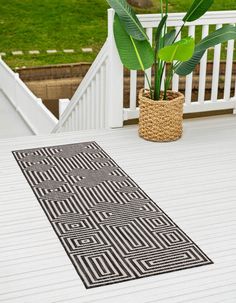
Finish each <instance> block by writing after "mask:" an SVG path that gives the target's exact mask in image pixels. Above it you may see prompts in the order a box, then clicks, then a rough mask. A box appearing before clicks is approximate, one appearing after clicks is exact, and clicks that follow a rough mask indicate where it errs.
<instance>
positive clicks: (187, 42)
mask: <svg viewBox="0 0 236 303" xmlns="http://www.w3.org/2000/svg"><path fill="white" fill-rule="evenodd" d="M213 1H214V0H195V1H194V2H193V3H192V5H191V7H190V9H189V10H188V11H187V13H186V14H185V16H184V18H183V19H182V22H183V24H182V27H181V29H180V30H179V31H178V32H176V30H171V31H167V20H168V0H165V3H163V0H160V8H161V21H160V23H159V25H158V27H157V29H156V31H155V36H154V41H153V47H151V44H150V41H149V39H148V37H147V35H146V32H145V29H144V28H143V26H142V24H141V23H140V21H139V19H138V17H137V15H136V14H135V12H134V10H133V9H132V7H131V6H130V5H129V4H128V3H127V2H126V0H107V2H108V4H109V5H110V6H111V7H112V8H113V9H114V10H115V17H114V37H115V41H116V46H117V49H118V53H119V56H120V59H121V61H122V63H123V65H124V66H125V67H126V68H128V69H130V70H142V71H143V72H144V75H145V77H146V79H147V82H148V86H149V89H148V90H144V89H142V90H141V91H140V93H139V105H140V116H139V135H140V136H141V137H143V138H144V139H147V140H151V141H173V140H177V139H179V138H180V137H181V136H182V131H183V126H182V125H183V103H184V95H183V94H181V93H179V92H174V91H171V90H170V85H171V80H172V78H173V75H174V74H175V73H176V74H178V75H184V76H185V75H188V74H190V73H191V72H192V71H193V70H194V68H195V66H196V65H197V64H198V63H199V61H200V60H201V58H202V56H203V55H204V53H205V51H206V50H207V49H208V48H210V47H213V46H215V45H217V44H219V43H223V42H226V41H228V40H231V39H232V40H235V39H236V27H235V26H233V25H225V26H223V27H222V28H220V29H218V30H216V31H214V32H212V33H210V34H209V35H208V36H207V37H205V38H204V39H203V40H201V41H200V42H198V43H197V44H196V43H195V40H194V38H193V37H189V36H187V37H184V38H182V39H181V40H179V41H177V40H178V37H179V35H180V33H181V32H182V30H183V28H184V25H185V24H186V23H187V22H192V21H195V20H197V19H198V18H200V17H201V16H202V15H204V14H205V12H206V11H207V10H208V9H209V8H210V6H211V5H212V4H213ZM167 64H168V68H167V73H166V74H165V73H164V71H165V69H166V67H167ZM150 67H152V71H153V74H154V77H153V79H152V80H149V78H148V77H147V75H146V73H145V70H146V69H148V68H150ZM163 81H164V90H163V91H162V90H161V83H162V82H163Z"/></svg>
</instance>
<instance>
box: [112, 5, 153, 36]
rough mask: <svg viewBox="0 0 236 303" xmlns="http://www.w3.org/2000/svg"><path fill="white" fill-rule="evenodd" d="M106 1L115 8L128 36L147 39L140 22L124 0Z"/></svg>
mask: <svg viewBox="0 0 236 303" xmlns="http://www.w3.org/2000/svg"><path fill="white" fill-rule="evenodd" d="M107 2H108V4H109V5H110V6H111V7H112V8H113V9H114V10H115V12H116V14H117V15H118V16H119V18H120V21H121V23H122V24H123V26H124V28H125V30H126V31H127V33H128V34H129V35H130V36H132V37H133V38H135V39H136V40H148V37H147V34H146V32H145V30H144V28H143V26H142V24H141V23H140V21H139V20H138V18H137V16H136V14H135V12H134V11H133V9H132V8H131V6H130V5H129V4H128V3H127V2H126V0H107Z"/></svg>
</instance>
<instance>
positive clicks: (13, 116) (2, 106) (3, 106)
mask: <svg viewBox="0 0 236 303" xmlns="http://www.w3.org/2000/svg"><path fill="white" fill-rule="evenodd" d="M28 135H32V131H31V130H30V129H29V127H28V125H27V124H26V123H25V122H24V120H23V119H22V117H21V115H20V114H19V113H18V112H17V111H16V110H15V108H14V107H13V106H12V104H11V103H10V101H9V100H7V98H6V96H5V95H4V94H3V92H2V91H1V90H0V139H1V138H11V137H22V136H28Z"/></svg>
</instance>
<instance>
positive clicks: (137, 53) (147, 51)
mask: <svg viewBox="0 0 236 303" xmlns="http://www.w3.org/2000/svg"><path fill="white" fill-rule="evenodd" d="M114 35H115V41H116V46H117V49H118V53H119V55H120V59H121V61H122V63H123V65H124V66H125V67H127V68H128V69H131V70H145V69H147V68H149V67H151V66H152V64H153V63H154V53H153V49H152V47H151V45H150V43H149V42H148V41H147V40H143V41H140V40H136V39H134V38H133V37H132V36H130V35H128V34H127V32H126V30H125V29H124V27H123V25H122V23H121V21H120V19H119V17H118V16H117V15H115V20H114Z"/></svg>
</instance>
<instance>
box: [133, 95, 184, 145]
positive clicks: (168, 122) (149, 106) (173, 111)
mask: <svg viewBox="0 0 236 303" xmlns="http://www.w3.org/2000/svg"><path fill="white" fill-rule="evenodd" d="M149 96H150V93H149V91H147V90H146V91H145V90H143V89H142V90H141V91H140V93H139V108H140V114H139V135H140V137H142V138H144V139H146V140H149V141H158V142H168V141H175V140H177V139H179V138H180V137H181V136H182V133H183V103H184V95H183V94H181V93H179V92H172V91H168V92H167V101H163V100H159V101H154V100H151V99H150V97H149Z"/></svg>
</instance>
